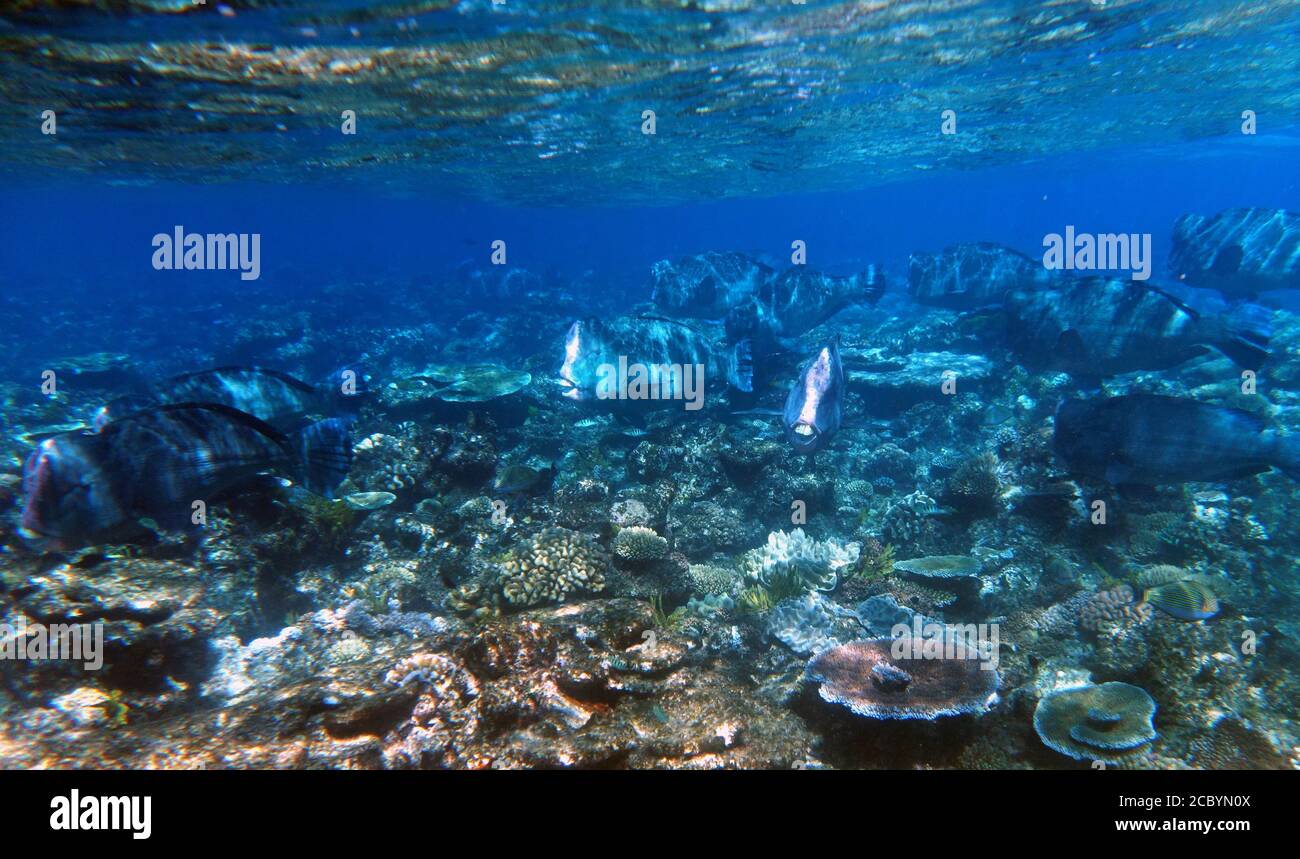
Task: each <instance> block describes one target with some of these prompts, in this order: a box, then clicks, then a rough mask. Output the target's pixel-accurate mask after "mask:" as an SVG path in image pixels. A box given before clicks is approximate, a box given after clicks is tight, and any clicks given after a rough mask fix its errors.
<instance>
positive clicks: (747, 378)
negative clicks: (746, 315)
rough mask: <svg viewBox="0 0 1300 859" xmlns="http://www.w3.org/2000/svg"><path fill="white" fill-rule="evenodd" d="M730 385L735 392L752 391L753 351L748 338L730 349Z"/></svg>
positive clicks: (737, 342) (739, 341)
mask: <svg viewBox="0 0 1300 859" xmlns="http://www.w3.org/2000/svg"><path fill="white" fill-rule="evenodd" d="M731 384H732V386H733V387H735V388H736V389H737V390H740V391H744V392H745V393H749V392H750V391H752V390H754V350H753V347H752V345H751V343H750V340H749V338H748V337H745V338H743V339H741V340H737V341H736V345H735V346H732V347H731Z"/></svg>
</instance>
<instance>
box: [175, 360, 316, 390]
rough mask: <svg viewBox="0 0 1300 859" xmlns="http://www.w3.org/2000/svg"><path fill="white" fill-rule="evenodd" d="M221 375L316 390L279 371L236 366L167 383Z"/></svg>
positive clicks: (187, 376)
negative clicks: (245, 375)
mask: <svg viewBox="0 0 1300 859" xmlns="http://www.w3.org/2000/svg"><path fill="white" fill-rule="evenodd" d="M222 373H250V374H252V375H254V376H265V377H267V378H268V379H275V380H276V381H279V382H283V383H284V384H286V385H288V386H289V387H291V388H297V389H298V390H300V391H304V392H311V391H315V390H316V389H315V388H313V387H312V386H311V385H309V384H307V383H306V382H304V381H302V380H301V379H296V378H294V377H293V376H290V375H289V374H288V373H281V372H280V371H279V370H268V369H267V368H266V367H256V366H240V365H237V364H234V365H230V366H227V367H213V368H212V369H210V370H199V371H198V372H195V373H182V374H181V375H179V376H172V377H171V378H170V379H168V381H169V382H171V383H173V384H180V383H182V382H188V381H191V380H192V379H198V378H202V377H203V376H217V375H220V374H222Z"/></svg>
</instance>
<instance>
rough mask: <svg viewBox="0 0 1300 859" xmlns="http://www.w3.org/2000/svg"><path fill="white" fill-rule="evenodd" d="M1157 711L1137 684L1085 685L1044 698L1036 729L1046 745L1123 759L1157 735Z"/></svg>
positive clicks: (1075, 754) (1085, 757)
mask: <svg viewBox="0 0 1300 859" xmlns="http://www.w3.org/2000/svg"><path fill="white" fill-rule="evenodd" d="M1155 712H1156V702H1155V700H1153V699H1152V697H1151V696H1150V695H1148V694H1147V693H1146V691H1145V690H1144V689H1141V688H1139V687H1137V686H1132V685H1130V684H1128V683H1102V684H1101V685H1100V686H1081V687H1078V688H1075V689H1062V690H1060V691H1058V692H1053V693H1052V694H1050V695H1048V696H1046V697H1045V698H1043V699H1042V700H1041V701H1039V702H1038V707H1037V708H1036V709H1035V710H1034V730H1035V731H1037V732H1038V736H1039V738H1040V739H1041V740H1042V741H1043V745H1045V746H1047V747H1048V748H1049V749H1052V750H1053V751H1057V752H1060V753H1061V754H1063V755H1066V756H1067V757H1071V758H1074V759H1075V760H1076V761H1103V762H1106V763H1117V762H1119V761H1120V760H1122V759H1123V758H1124V757H1125V756H1126V753H1130V752H1132V751H1133V750H1135V749H1138V748H1140V747H1141V746H1145V745H1146V744H1147V743H1149V742H1151V741H1152V740H1154V739H1155V738H1156V729H1155V727H1154V726H1152V724H1151V717H1152V716H1154V715H1155Z"/></svg>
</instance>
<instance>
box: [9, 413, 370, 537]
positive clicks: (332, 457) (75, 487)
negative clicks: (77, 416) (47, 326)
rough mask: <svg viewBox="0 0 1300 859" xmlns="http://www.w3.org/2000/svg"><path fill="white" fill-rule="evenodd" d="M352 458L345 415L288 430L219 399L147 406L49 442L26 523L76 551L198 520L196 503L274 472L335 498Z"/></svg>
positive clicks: (39, 455) (29, 484)
mask: <svg viewBox="0 0 1300 859" xmlns="http://www.w3.org/2000/svg"><path fill="white" fill-rule="evenodd" d="M351 462H352V442H351V439H350V435H349V430H348V424H347V422H346V421H344V420H340V419H337V418H334V419H329V420H325V421H321V422H319V423H314V424H310V425H308V426H306V427H305V428H303V429H302V430H300V431H298V432H296V433H294V434H292V435H288V434H285V433H282V432H281V431H279V430H277V429H275V428H274V427H272V426H271V425H270V424H267V423H266V422H264V421H261V420H259V419H257V418H255V417H253V416H252V415H248V414H245V413H243V412H240V411H237V410H235V409H232V408H230V407H229V406H224V405H218V404H214V403H199V404H196V403H187V404H178V405H174V406H163V407H160V408H157V409H154V410H152V411H146V412H139V413H136V414H133V415H128V416H127V417H124V418H121V419H118V420H114V421H112V422H110V423H108V424H105V425H104V426H103V427H102V428H101V429H100V430H99V431H98V432H83V431H74V432H68V433H63V434H61V435H58V436H54V437H52V438H49V439H46V440H45V441H43V442H42V443H41V446H40V447H39V448H37V450H36V451H35V452H33V453H32V454H31V456H29V457H28V459H27V462H26V464H25V466H24V468H23V491H24V495H25V501H24V506H23V513H22V526H23V530H24V532H25V535H26V536H28V537H29V538H32V539H36V540H40V541H43V542H45V543H47V544H50V545H53V546H56V547H60V548H72V547H75V546H80V545H85V544H88V543H97V542H106V541H110V540H112V539H114V538H118V537H129V536H132V535H134V534H138V533H140V532H141V531H143V530H145V528H144V527H143V526H142V524H141V523H142V521H145V520H148V521H152V522H155V523H158V524H159V525H160V526H161V527H164V528H168V529H186V528H189V527H191V525H192V520H191V518H190V517H191V515H192V512H193V509H192V505H193V504H194V502H195V501H205V502H207V501H210V500H213V499H215V498H217V497H218V496H220V495H222V494H223V493H226V492H229V491H232V490H236V489H239V488H241V487H244V486H250V485H253V484H255V483H257V481H258V479H259V478H260V477H261V476H262V475H266V474H272V475H277V476H281V477H289V478H292V479H294V480H297V481H300V482H301V483H302V484H303V485H304V486H305V487H306V488H307V489H308V490H310V491H312V492H315V493H318V494H322V495H328V494H330V493H332V492H333V490H334V489H335V488H336V487H337V486H338V484H339V483H341V482H342V480H343V479H344V478H345V477H346V476H347V473H348V469H349V467H350V465H351Z"/></svg>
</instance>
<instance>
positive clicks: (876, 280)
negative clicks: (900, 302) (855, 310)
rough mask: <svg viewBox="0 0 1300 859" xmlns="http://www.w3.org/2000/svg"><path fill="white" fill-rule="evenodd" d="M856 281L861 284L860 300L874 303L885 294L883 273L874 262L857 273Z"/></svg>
mask: <svg viewBox="0 0 1300 859" xmlns="http://www.w3.org/2000/svg"><path fill="white" fill-rule="evenodd" d="M858 283H859V284H861V286H862V300H863V301H865V302H866V303H867V304H872V305H874V304H875V303H876V302H877V301H880V297H881V296H882V295H884V294H885V273H884V272H882V271H881V270H880V269H879V268H878V267H877V266H876V264H875V263H871V264H870V265H868V266H867V267H866V268H865V269H863V270H862V271H861V272H859V273H858Z"/></svg>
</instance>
